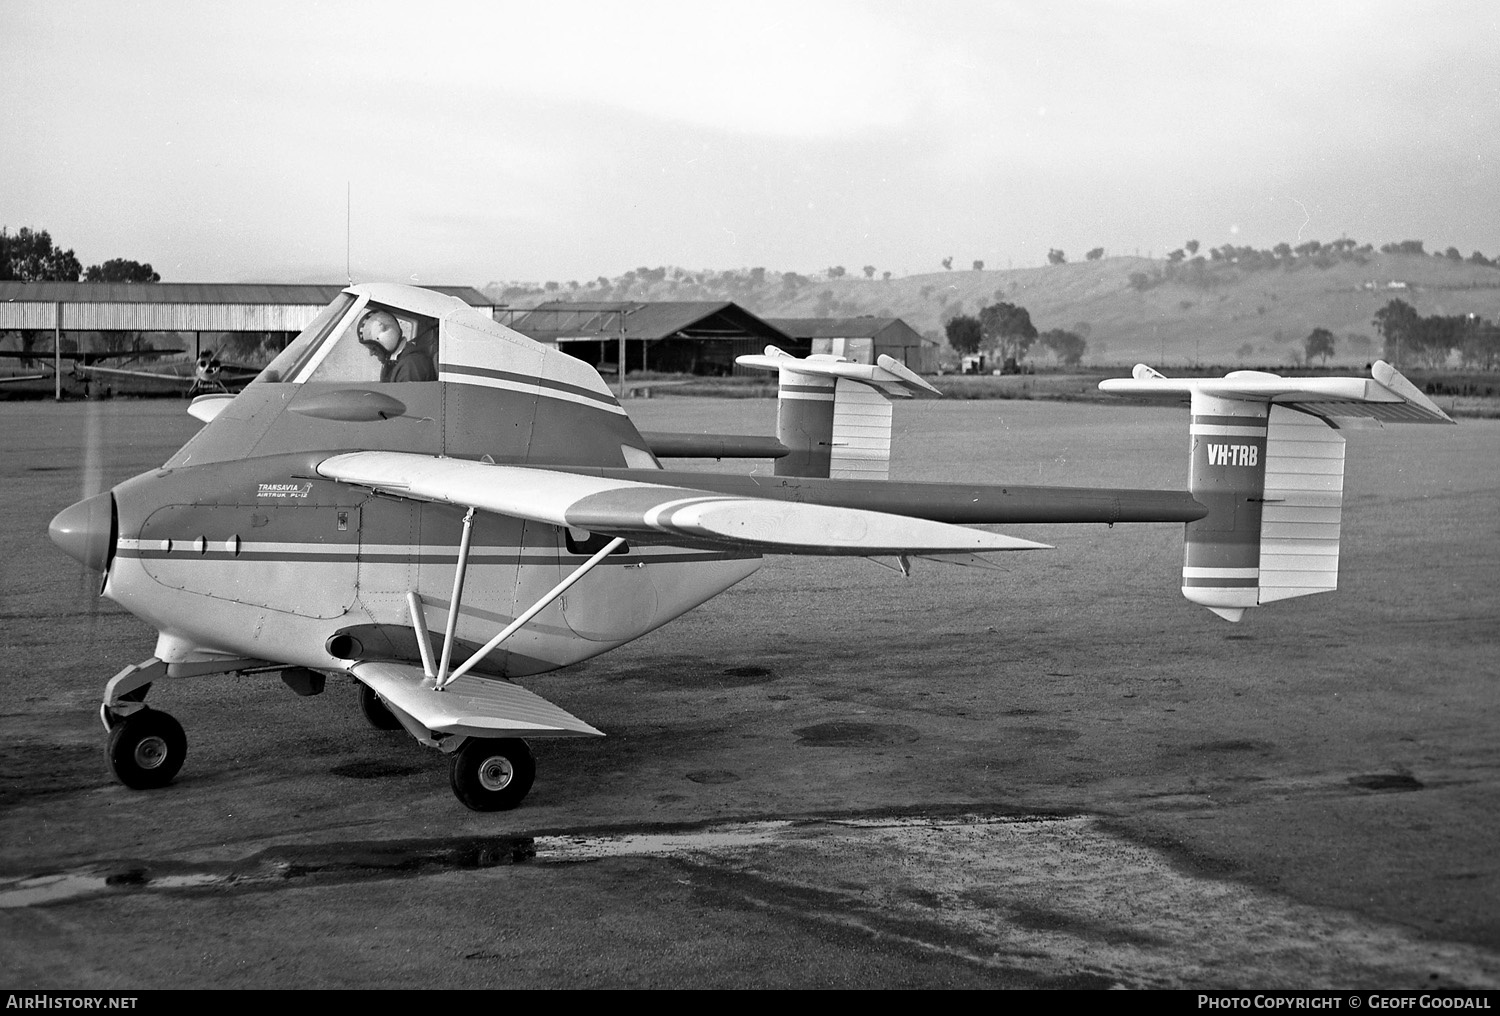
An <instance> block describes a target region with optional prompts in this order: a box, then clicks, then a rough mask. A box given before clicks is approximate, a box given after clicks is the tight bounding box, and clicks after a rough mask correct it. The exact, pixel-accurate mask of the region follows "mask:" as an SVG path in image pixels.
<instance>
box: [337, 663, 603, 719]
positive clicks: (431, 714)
mask: <svg viewBox="0 0 1500 1016" xmlns="http://www.w3.org/2000/svg"><path fill="white" fill-rule="evenodd" d="M353 672H354V676H355V677H357V678H359V679H360V680H361V681H363V682H364V683H365V684H367V685H369V686H370V687H371V688H373V689H374V690H375V692H376V694H378V695H379V696H380V697H381V698H382V699H383V700H384V701H385V704H386V705H387V706H388V707H390V708H391V709H392V711H393V712H395V713H397V718H398V719H399V718H400V714H401V713H405V714H406V716H408V717H410V718H411V719H413V720H415V721H416V722H417V724H418V725H419V726H421V727H423V728H425V729H426V730H428V731H432V732H434V733H439V734H461V735H464V736H467V737H603V736H604V733H603V731H600V730H596V729H595V728H593V727H591V726H589V725H588V724H587V723H585V722H583V721H582V720H580V719H579V718H578V717H576V716H574V715H573V714H572V713H570V712H568V711H567V710H565V709H562V708H560V707H558V706H555V705H553V704H552V703H551V702H548V701H547V700H546V699H544V698H542V697H541V696H540V695H537V694H535V693H533V692H529V691H527V690H526V689H525V688H522V687H521V686H520V685H518V684H512V683H511V682H509V681H501V680H497V679H494V678H484V677H475V676H474V675H473V674H465V675H463V676H462V677H460V678H458V680H456V681H453V682H452V683H451V684H448V685H446V686H445V687H444V688H443V690H442V691H434V690H433V687H432V681H431V680H427V679H425V678H424V677H423V674H422V668H421V667H414V666H409V665H407V664H403V663H358V664H355V666H354V668H353Z"/></svg>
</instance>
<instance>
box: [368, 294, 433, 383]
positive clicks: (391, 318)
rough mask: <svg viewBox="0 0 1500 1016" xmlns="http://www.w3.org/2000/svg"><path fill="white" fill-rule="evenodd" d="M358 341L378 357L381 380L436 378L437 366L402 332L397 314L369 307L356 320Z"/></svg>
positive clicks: (428, 379)
mask: <svg viewBox="0 0 1500 1016" xmlns="http://www.w3.org/2000/svg"><path fill="white" fill-rule="evenodd" d="M359 341H360V343H361V344H362V345H364V346H365V347H367V348H368V349H369V350H370V355H371V356H374V357H376V358H377V359H378V360H380V362H381V364H382V366H381V369H380V380H381V381H382V382H385V381H436V380H437V368H436V367H435V366H433V363H432V357H431V356H429V355H428V354H427V352H426V351H425V350H423V349H422V348H421V347H419V346H418V345H416V344H415V343H414V342H412V341H411V340H409V339H408V338H407V337H406V336H405V335H403V334H402V332H401V324H400V322H398V321H397V320H396V315H394V314H392V313H391V312H390V311H388V310H372V311H370V312H369V313H368V314H366V315H365V316H364V317H363V318H361V319H360V322H359Z"/></svg>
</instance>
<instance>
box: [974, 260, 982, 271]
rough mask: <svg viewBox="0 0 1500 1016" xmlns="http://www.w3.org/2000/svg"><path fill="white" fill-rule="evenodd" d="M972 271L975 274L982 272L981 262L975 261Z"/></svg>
mask: <svg viewBox="0 0 1500 1016" xmlns="http://www.w3.org/2000/svg"><path fill="white" fill-rule="evenodd" d="M974 270H975V271H976V272H982V271H984V262H983V261H975V262H974Z"/></svg>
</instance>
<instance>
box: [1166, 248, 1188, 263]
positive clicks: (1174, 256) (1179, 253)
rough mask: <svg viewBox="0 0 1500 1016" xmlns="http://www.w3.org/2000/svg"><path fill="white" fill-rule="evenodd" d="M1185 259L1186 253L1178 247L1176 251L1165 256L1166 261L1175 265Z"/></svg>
mask: <svg viewBox="0 0 1500 1016" xmlns="http://www.w3.org/2000/svg"><path fill="white" fill-rule="evenodd" d="M1185 257H1187V252H1186V251H1184V250H1183V249H1182V248H1181V247H1178V248H1177V249H1176V250H1174V251H1172V252H1171V253H1169V254H1168V255H1167V260H1168V261H1170V262H1172V263H1173V264H1174V265H1175V264H1176V263H1177V262H1179V261H1181V260H1182V259H1183V258H1185Z"/></svg>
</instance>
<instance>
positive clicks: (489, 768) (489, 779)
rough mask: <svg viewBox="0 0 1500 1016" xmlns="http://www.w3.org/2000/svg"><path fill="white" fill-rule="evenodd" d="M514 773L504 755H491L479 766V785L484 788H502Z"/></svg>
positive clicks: (513, 768) (507, 783) (512, 767)
mask: <svg viewBox="0 0 1500 1016" xmlns="http://www.w3.org/2000/svg"><path fill="white" fill-rule="evenodd" d="M515 775H516V770H515V767H514V766H513V765H511V764H510V759H508V758H506V757H505V756H504V755H492V756H491V757H489V758H487V759H485V760H484V763H483V764H482V765H481V766H480V767H479V785H480V786H482V787H484V789H485V790H504V789H505V788H506V787H507V786H508V785H509V784H510V781H511V779H512V778H514V777H515Z"/></svg>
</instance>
